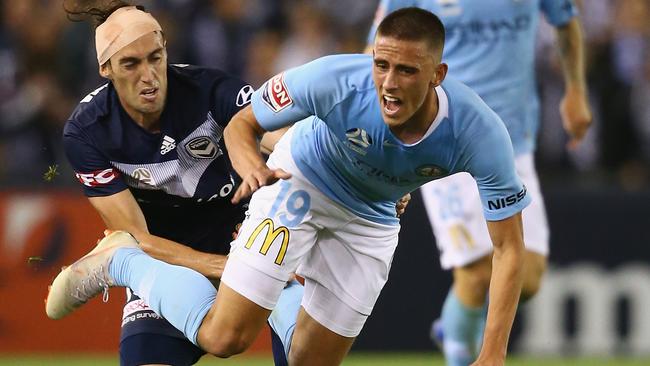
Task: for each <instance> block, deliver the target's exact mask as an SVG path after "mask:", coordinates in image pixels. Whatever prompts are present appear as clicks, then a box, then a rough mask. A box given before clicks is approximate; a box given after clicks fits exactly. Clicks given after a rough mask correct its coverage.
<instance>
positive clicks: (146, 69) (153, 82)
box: [100, 32, 167, 119]
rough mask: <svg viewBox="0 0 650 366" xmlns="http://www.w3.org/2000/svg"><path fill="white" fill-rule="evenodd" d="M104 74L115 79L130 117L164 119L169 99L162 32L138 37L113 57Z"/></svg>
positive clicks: (123, 105) (121, 100) (104, 68)
mask: <svg viewBox="0 0 650 366" xmlns="http://www.w3.org/2000/svg"><path fill="white" fill-rule="evenodd" d="M100 72H101V73H102V76H105V77H108V78H109V79H111V81H112V82H113V85H114V86H115V90H116V91H117V94H118V95H119V97H120V102H121V103H122V107H124V109H125V110H126V111H127V112H128V113H129V115H131V116H134V115H142V116H143V117H144V118H155V119H157V118H158V117H160V113H161V112H162V110H163V107H164V105H165V97H166V96H167V51H166V50H165V41H164V39H163V36H162V34H161V33H159V32H155V33H150V34H148V35H145V36H142V37H140V38H138V39H137V40H135V41H134V42H133V43H131V44H129V45H128V46H126V47H124V48H123V49H121V50H120V51H119V52H117V53H116V54H115V55H113V57H111V60H110V65H106V66H103V67H102V69H100ZM105 73H106V74H105Z"/></svg>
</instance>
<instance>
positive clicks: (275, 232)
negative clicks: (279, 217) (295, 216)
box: [244, 219, 289, 265]
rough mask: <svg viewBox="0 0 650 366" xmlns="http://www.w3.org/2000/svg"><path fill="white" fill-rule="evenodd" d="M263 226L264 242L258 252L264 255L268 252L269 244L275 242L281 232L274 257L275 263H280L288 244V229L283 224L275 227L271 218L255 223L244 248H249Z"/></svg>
mask: <svg viewBox="0 0 650 366" xmlns="http://www.w3.org/2000/svg"><path fill="white" fill-rule="evenodd" d="M264 228H266V236H265V237H264V243H262V247H261V248H260V254H262V255H266V253H268V251H269V249H270V248H271V244H273V242H275V239H276V238H277V237H278V236H280V234H282V244H281V245H280V251H279V252H278V256H277V257H275V264H277V265H282V261H283V260H284V256H285V255H286V254H287V247H288V246H289V229H287V228H286V227H285V226H280V227H279V228H277V229H276V228H275V225H273V221H272V220H271V219H264V221H262V222H261V223H260V224H259V225H257V227H256V228H255V230H253V233H252V234H251V237H250V238H248V241H247V242H246V245H245V246H244V247H245V248H246V249H250V248H251V247H252V246H253V242H254V241H255V239H257V237H258V236H259V235H260V233H261V232H262V230H264Z"/></svg>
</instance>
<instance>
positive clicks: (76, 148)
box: [63, 131, 128, 197]
mask: <svg viewBox="0 0 650 366" xmlns="http://www.w3.org/2000/svg"><path fill="white" fill-rule="evenodd" d="M63 147H64V149H65V154H66V156H67V157H68V161H69V162H70V165H71V166H72V168H73V169H74V172H75V176H76V177H77V179H78V180H79V182H80V183H81V184H82V185H83V189H84V194H85V195H86V196H87V197H101V196H110V195H112V194H115V193H118V192H121V191H123V190H125V189H126V188H128V187H127V185H126V183H124V181H123V180H122V178H121V177H120V173H119V171H118V170H117V169H115V168H114V167H113V166H112V165H111V164H110V163H109V162H108V160H107V159H106V158H105V157H104V156H103V155H102V154H101V152H100V151H99V150H98V149H97V148H96V147H94V146H93V145H92V144H91V143H89V142H88V141H87V139H84V138H83V137H82V136H81V135H79V134H76V133H71V132H69V131H66V132H64V134H63Z"/></svg>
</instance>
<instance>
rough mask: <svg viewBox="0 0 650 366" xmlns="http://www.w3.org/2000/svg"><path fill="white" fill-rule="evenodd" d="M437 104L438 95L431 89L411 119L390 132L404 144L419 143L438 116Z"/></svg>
mask: <svg viewBox="0 0 650 366" xmlns="http://www.w3.org/2000/svg"><path fill="white" fill-rule="evenodd" d="M439 104H440V103H439V101H438V93H437V92H436V90H435V88H431V91H430V92H429V94H428V95H427V99H426V100H425V102H424V103H423V104H422V106H421V107H420V109H419V110H418V111H417V112H415V114H414V115H413V117H411V119H409V120H408V121H407V122H406V123H403V124H402V125H400V126H397V127H395V128H391V131H392V132H393V134H394V135H395V137H397V138H398V139H399V140H400V141H402V142H403V143H405V144H414V143H416V142H418V141H420V140H421V139H422V137H424V135H426V133H427V131H428V130H429V127H431V124H432V123H433V121H434V120H435V118H436V116H437V115H438V109H439Z"/></svg>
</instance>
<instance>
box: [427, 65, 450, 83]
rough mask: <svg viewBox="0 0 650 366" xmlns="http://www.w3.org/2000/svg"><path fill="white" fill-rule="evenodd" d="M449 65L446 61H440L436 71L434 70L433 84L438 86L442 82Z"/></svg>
mask: <svg viewBox="0 0 650 366" xmlns="http://www.w3.org/2000/svg"><path fill="white" fill-rule="evenodd" d="M448 69H449V67H448V66H447V64H445V63H439V64H438V66H436V68H435V71H434V72H433V78H432V79H431V86H432V87H434V88H435V87H436V86H438V85H440V84H442V81H443V80H445V77H446V76H447V70H448Z"/></svg>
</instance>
